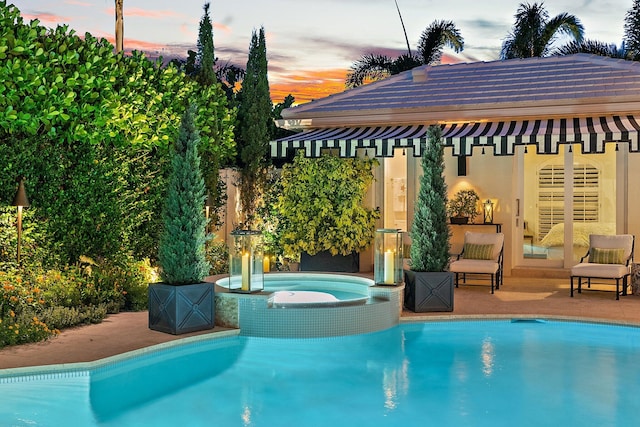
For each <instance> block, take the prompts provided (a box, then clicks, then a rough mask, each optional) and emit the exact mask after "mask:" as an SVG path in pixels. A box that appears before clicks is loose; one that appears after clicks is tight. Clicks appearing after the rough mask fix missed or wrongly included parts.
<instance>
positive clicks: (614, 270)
mask: <svg viewBox="0 0 640 427" xmlns="http://www.w3.org/2000/svg"><path fill="white" fill-rule="evenodd" d="M629 273H630V271H629V267H628V266H626V265H621V264H595V263H588V262H583V263H580V264H576V265H574V266H573V267H571V275H572V276H574V277H598V278H601V279H616V278H619V277H623V276H625V275H627V274H629Z"/></svg>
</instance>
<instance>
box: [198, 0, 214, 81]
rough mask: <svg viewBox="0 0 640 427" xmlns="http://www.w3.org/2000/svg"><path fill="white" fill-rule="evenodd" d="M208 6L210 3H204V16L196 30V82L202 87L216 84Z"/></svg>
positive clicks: (211, 28)
mask: <svg viewBox="0 0 640 427" xmlns="http://www.w3.org/2000/svg"><path fill="white" fill-rule="evenodd" d="M209 6H210V3H205V5H204V15H203V16H202V18H201V19H200V27H199V28H198V56H197V66H198V75H197V80H198V81H199V82H200V84H202V85H204V86H210V85H212V84H215V83H216V73H215V70H214V69H213V66H214V64H215V54H214V47H213V27H212V25H211V17H210V16H209Z"/></svg>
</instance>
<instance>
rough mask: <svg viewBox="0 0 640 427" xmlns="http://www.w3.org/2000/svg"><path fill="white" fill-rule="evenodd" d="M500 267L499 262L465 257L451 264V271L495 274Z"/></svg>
mask: <svg viewBox="0 0 640 427" xmlns="http://www.w3.org/2000/svg"><path fill="white" fill-rule="evenodd" d="M498 268H500V265H499V264H498V263H497V262H493V261H486V260H481V259H464V258H463V259H460V260H458V261H454V262H452V263H451V265H450V266H449V271H451V272H452V273H483V274H495V273H497V272H498Z"/></svg>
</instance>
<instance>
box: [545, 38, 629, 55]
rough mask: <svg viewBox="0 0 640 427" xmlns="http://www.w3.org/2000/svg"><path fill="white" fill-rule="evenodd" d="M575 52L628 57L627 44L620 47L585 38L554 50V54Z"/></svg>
mask: <svg viewBox="0 0 640 427" xmlns="http://www.w3.org/2000/svg"><path fill="white" fill-rule="evenodd" d="M574 53H591V54H594V55H600V56H608V57H611V58H619V59H624V58H626V56H627V54H626V49H625V44H624V43H622V46H620V47H619V48H618V47H617V46H616V45H615V43H605V42H601V41H598V40H583V41H581V42H575V41H573V42H571V43H567V44H566V45H564V46H561V47H559V48H558V49H556V50H555V51H554V53H553V54H554V55H559V56H562V55H573V54H574Z"/></svg>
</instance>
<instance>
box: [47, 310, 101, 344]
mask: <svg viewBox="0 0 640 427" xmlns="http://www.w3.org/2000/svg"><path fill="white" fill-rule="evenodd" d="M105 317H107V306H106V305H105V304H100V305H87V306H80V307H60V306H57V307H48V308H45V309H44V310H43V311H42V312H41V313H40V316H39V318H40V319H41V321H42V323H44V324H46V325H47V326H48V327H49V328H50V329H53V330H60V329H64V328H70V327H72V326H78V325H88V324H95V323H100V322H102V320H104V318H105ZM34 341H35V340H34Z"/></svg>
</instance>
